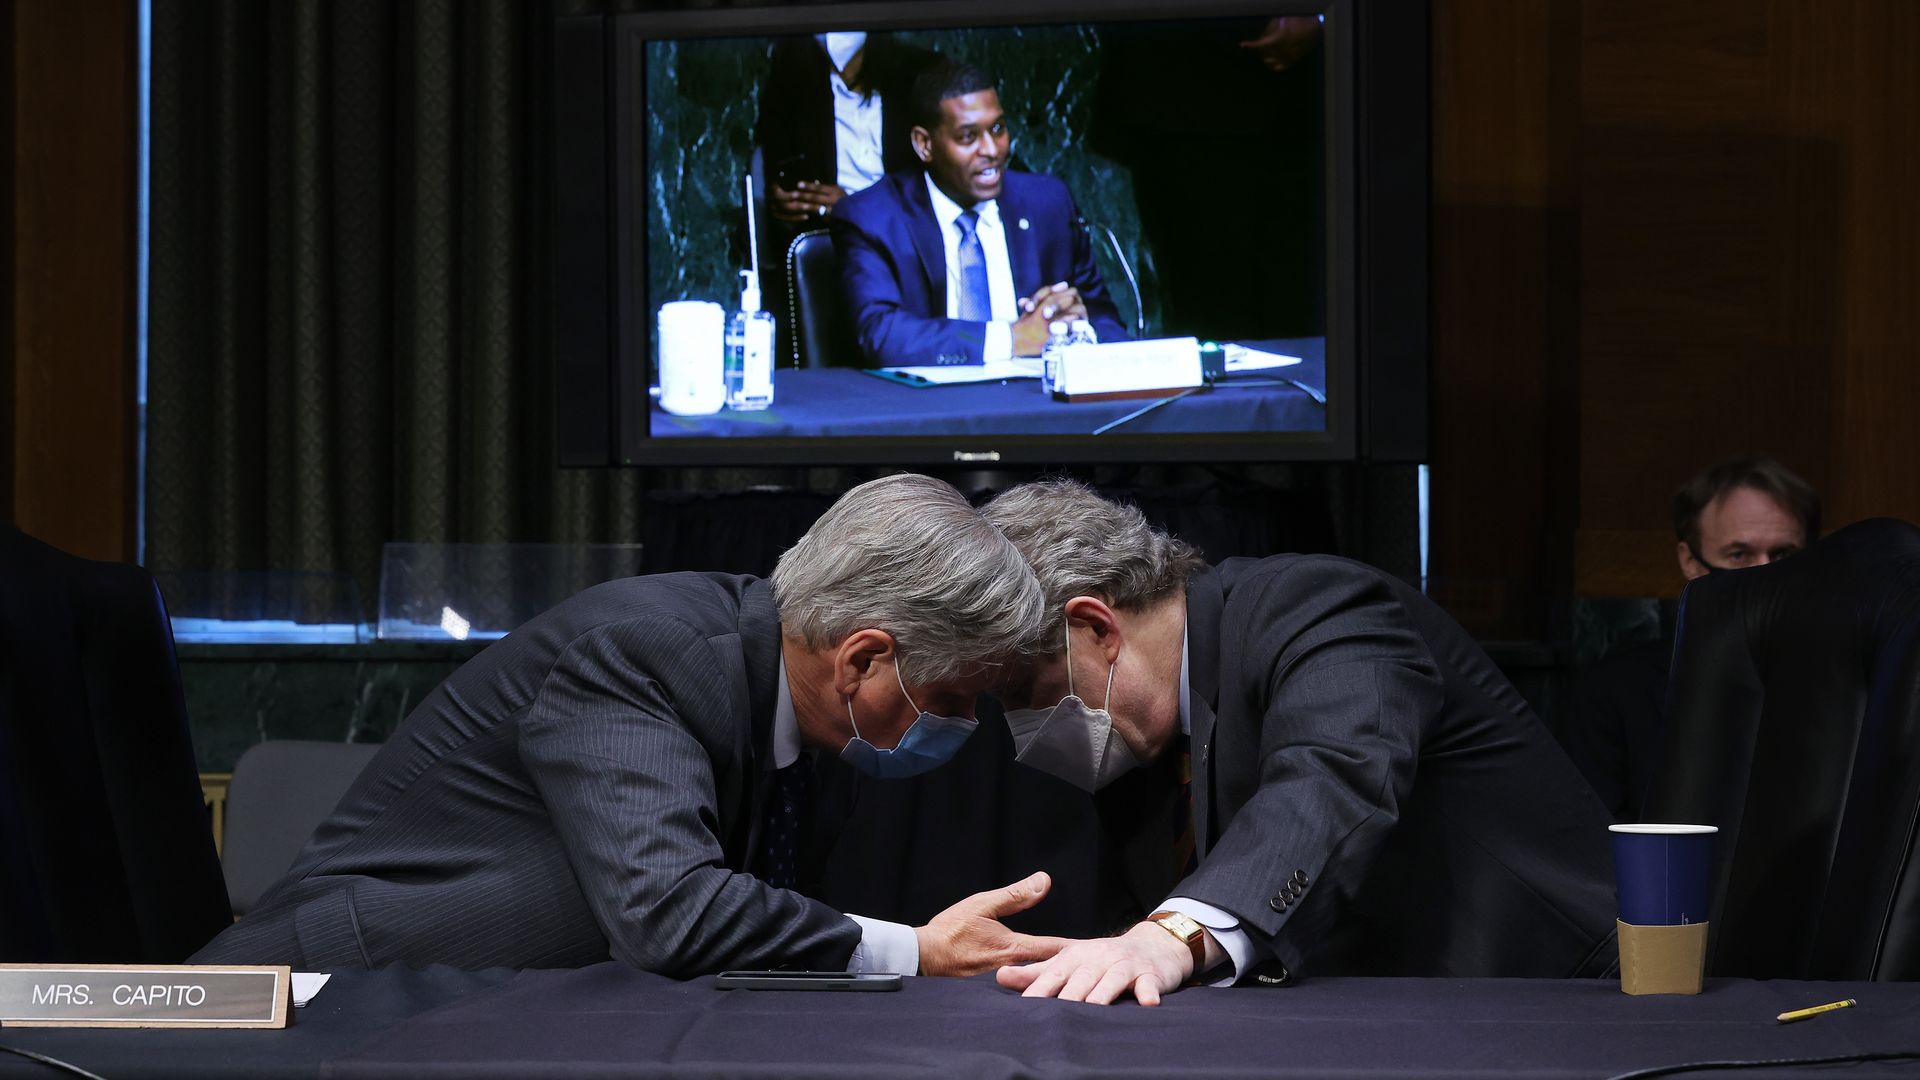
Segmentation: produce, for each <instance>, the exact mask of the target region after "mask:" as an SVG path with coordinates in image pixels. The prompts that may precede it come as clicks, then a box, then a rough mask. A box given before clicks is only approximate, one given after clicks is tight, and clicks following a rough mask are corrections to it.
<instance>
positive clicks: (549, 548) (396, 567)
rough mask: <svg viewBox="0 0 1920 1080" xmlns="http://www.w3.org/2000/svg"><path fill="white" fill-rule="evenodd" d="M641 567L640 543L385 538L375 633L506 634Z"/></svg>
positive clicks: (433, 637) (431, 636)
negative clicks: (442, 541)
mask: <svg viewBox="0 0 1920 1080" xmlns="http://www.w3.org/2000/svg"><path fill="white" fill-rule="evenodd" d="M639 572H640V545H639V544H413V543H406V544H400V543H395V544H388V545H386V548H385V550H384V551H383V553H382V555H381V559H380V621H379V623H378V635H379V637H380V638H381V639H382V640H387V641H447V640H458V641H466V640H470V639H483V640H484V639H489V638H499V637H505V636H506V635H507V634H508V633H509V632H510V631H512V630H513V629H514V628H515V627H517V626H519V625H520V624H521V623H523V622H526V621H527V620H528V619H531V618H533V617H534V616H535V615H538V614H540V613H541V612H543V611H545V610H547V609H548V608H550V607H552V606H554V605H555V604H558V603H559V602H560V601H562V600H565V599H566V598H567V597H569V596H572V595H573V594H574V593H577V592H580V591H581V590H583V589H586V588H589V587H591V586H594V585H598V584H600V583H601V582H604V581H612V580H614V579H615V578H622V577H630V576H632V575H634V574H637V573H639Z"/></svg>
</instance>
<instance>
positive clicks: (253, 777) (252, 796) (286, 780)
mask: <svg viewBox="0 0 1920 1080" xmlns="http://www.w3.org/2000/svg"><path fill="white" fill-rule="evenodd" d="M379 752H380V744H378V743H336V742H309V741H305V740H301V739H273V740H269V741H267V742H263V743H255V744H254V745H253V746H251V747H249V748H248V749H247V752H246V753H244V754H241V755H240V760H239V761H237V762H235V763H234V766H233V779H232V781H230V782H229V783H228V785H227V828H226V841H225V845H224V850H223V851H222V852H221V856H222V859H221V861H222V863H223V866H224V868H225V870H226V876H227V896H228V897H229V898H230V899H231V900H232V901H233V913H234V914H235V915H245V914H246V913H247V912H248V911H249V910H251V909H252V907H253V906H254V904H255V903H256V902H257V901H258V900H259V899H260V896H261V894H262V893H265V892H266V891H267V890H268V889H270V888H272V887H273V886H274V885H275V884H276V883H277V882H279V880H280V879H281V878H282V877H285V876H286V873H287V868H288V867H290V866H292V865H293V860H294V857H295V856H297V855H299V854H300V849H301V848H302V847H304V846H305V845H306V842H307V838H308V837H310V836H312V835H313V830H314V829H316V828H318V827H319V825H320V823H321V822H322V821H324V820H326V818H327V815H329V814H331V813H333V808H334V807H335V806H338V805H339V804H340V797H341V796H342V795H345V794H346V793H347V789H348V788H350V787H352V786H353V782H354V781H355V780H356V779H358V778H359V776H360V773H361V770H363V769H365V768H366V767H367V763H368V762H369V761H372V760H373V756H374V755H375V754H377V753H379Z"/></svg>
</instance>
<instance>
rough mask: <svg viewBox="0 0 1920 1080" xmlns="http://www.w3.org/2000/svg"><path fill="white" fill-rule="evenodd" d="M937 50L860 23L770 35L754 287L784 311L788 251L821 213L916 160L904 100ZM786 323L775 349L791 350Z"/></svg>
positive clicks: (819, 224) (758, 127)
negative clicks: (763, 209)
mask: <svg viewBox="0 0 1920 1080" xmlns="http://www.w3.org/2000/svg"><path fill="white" fill-rule="evenodd" d="M938 59H939V56H938V54H936V53H933V52H931V51H929V50H926V49H921V48H916V47H914V46H912V45H908V44H906V43H904V42H901V41H897V40H895V39H894V37H893V35H891V34H886V33H868V32H866V31H864V30H852V31H838V32H834V33H829V34H796V35H792V36H788V37H782V38H779V39H777V40H775V42H774V44H773V52H772V55H771V56H770V57H769V64H768V69H767V78H766V82H765V83H764V84H763V85H762V86H761V88H760V118H759V121H758V122H757V123H756V124H755V125H754V141H755V142H756V143H757V144H758V145H759V147H760V152H761V168H762V170H763V172H764V182H765V190H766V202H767V214H766V220H764V221H762V222H761V223H760V224H761V236H762V239H761V244H760V288H761V290H762V291H763V292H764V294H765V295H766V296H767V297H768V298H769V302H770V303H772V304H774V305H777V306H778V310H779V311H780V312H781V313H782V315H783V316H784V313H785V311H786V308H785V306H784V305H785V300H786V297H787V295H788V284H787V249H788V248H789V247H791V246H792V244H793V241H794V238H795V237H797V236H799V235H800V234H801V233H802V232H803V231H806V230H808V229H820V228H824V227H825V226H826V216H827V212H828V211H830V210H832V209H833V207H834V205H835V204H836V203H838V202H839V201H840V200H841V199H844V198H846V197H847V196H848V195H851V194H853V193H854V192H856V191H863V190H865V189H866V188H867V187H869V186H871V185H872V184H873V183H874V182H875V181H877V180H879V179H880V178H881V177H882V176H885V175H886V174H887V173H889V172H898V171H901V170H904V169H916V168H918V167H919V159H917V158H916V157H914V154H913V137H912V134H911V131H912V128H913V123H912V120H911V119H910V117H909V113H910V111H911V110H910V109H908V107H907V98H908V97H909V96H910V95H911V93H912V90H913V80H914V79H915V78H916V77H917V76H918V75H919V74H920V72H922V71H924V70H926V69H927V67H928V66H929V65H931V64H932V63H934V62H935V61H936V60H938ZM789 322H790V320H788V319H787V318H784V317H782V318H781V319H780V321H779V334H780V337H781V344H780V347H779V352H778V355H780V356H791V355H793V345H792V341H791V339H790V338H789V336H788V335H790V334H791V333H792V330H793V328H792V327H791V326H790V325H789Z"/></svg>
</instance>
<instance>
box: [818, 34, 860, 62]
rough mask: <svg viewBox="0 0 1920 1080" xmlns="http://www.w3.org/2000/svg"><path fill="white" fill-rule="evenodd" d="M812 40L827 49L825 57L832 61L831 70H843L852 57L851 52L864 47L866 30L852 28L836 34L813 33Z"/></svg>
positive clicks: (853, 52)
mask: <svg viewBox="0 0 1920 1080" xmlns="http://www.w3.org/2000/svg"><path fill="white" fill-rule="evenodd" d="M813 40H815V41H817V42H819V43H820V47H821V48H823V49H825V50H827V59H829V60H831V61H833V70H835V71H845V70H847V64H848V62H850V61H851V60H852V59H853V54H855V53H857V52H859V51H860V50H861V49H864V48H866V45H867V32H866V31H865V30H854V31H850V32H846V33H838V34H815V35H813Z"/></svg>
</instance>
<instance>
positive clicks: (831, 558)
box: [773, 473, 1046, 684]
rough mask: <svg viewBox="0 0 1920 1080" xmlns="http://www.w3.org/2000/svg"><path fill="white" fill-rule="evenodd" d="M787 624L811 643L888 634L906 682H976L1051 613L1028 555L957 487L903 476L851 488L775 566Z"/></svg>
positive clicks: (1022, 647)
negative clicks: (871, 633)
mask: <svg viewBox="0 0 1920 1080" xmlns="http://www.w3.org/2000/svg"><path fill="white" fill-rule="evenodd" d="M773 602H774V604H775V605H776V606H777V607H778V608H779V610H780V625H781V627H782V629H783V630H784V631H786V632H787V633H790V634H793V635H795V636H797V637H798V638H799V639H800V640H802V641H804V642H805V643H806V644H807V645H808V646H810V647H812V648H824V647H826V646H829V645H833V644H836V643H838V642H840V641H842V640H845V638H846V637H847V635H849V634H852V633H854V632H855V631H858V630H865V629H877V630H884V631H885V632H887V633H888V634H890V635H892V637H893V641H894V647H895V648H896V649H897V650H898V651H899V656H900V677H901V678H902V679H904V680H906V681H907V682H910V683H916V684H926V683H930V682H939V681H943V680H946V679H953V678H961V677H969V676H972V675H976V674H979V673H981V672H982V671H984V670H985V669H987V668H990V667H992V666H995V665H999V664H1003V663H1006V662H1007V661H1009V660H1012V659H1014V658H1016V657H1018V656H1019V655H1021V654H1023V653H1025V652H1026V651H1027V649H1028V648H1029V647H1030V646H1031V645H1032V643H1033V640H1034V637H1035V635H1036V634H1038V633H1039V631H1040V627H1041V623H1042V620H1043V619H1044V618H1045V616H1046V601H1045V599H1044V598H1043V596H1042V595H1041V592H1040V582H1039V581H1038V579H1036V578H1035V577H1034V574H1033V570H1032V569H1031V568H1029V567H1028V565H1027V562H1026V560H1025V559H1023V558H1021V556H1020V552H1019V551H1018V550H1016V549H1015V548H1014V546H1013V544H1012V543H1010V542H1009V541H1008V540H1007V538H1006V537H1005V536H1003V535H1002V534H1001V533H1000V531H999V530H997V529H995V528H994V527H993V526H992V525H989V524H987V520H986V518H985V517H983V516H982V515H981V513H980V511H978V510H976V509H974V508H973V507H972V506H970V505H968V503H967V500H966V499H965V498H963V497H961V495H960V493H959V492H958V491H955V490H954V489H953V487H952V486H951V485H949V484H946V483H944V482H943V481H940V480H935V479H933V478H932V477H930V476H920V475H918V474H915V473H901V474H899V475H897V476H888V477H883V478H881V479H879V480H873V481H869V482H867V483H865V484H861V485H860V486H859V487H856V488H854V489H853V490H851V491H849V492H847V493H846V494H845V495H842V496H841V497H840V499H839V501H837V502H835V503H834V504H833V506H832V507H830V508H828V510H827V512H826V513H825V514H824V515H822V516H821V518H820V520H819V521H816V522H814V525H813V528H811V529H808V530H807V535H805V536H803V537H801V538H800V542H799V543H797V544H795V545H794V546H793V547H791V548H788V549H787V551H786V552H785V553H784V554H782V555H781V556H780V563H779V565H778V566H777V567H775V568H774V571H773Z"/></svg>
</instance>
